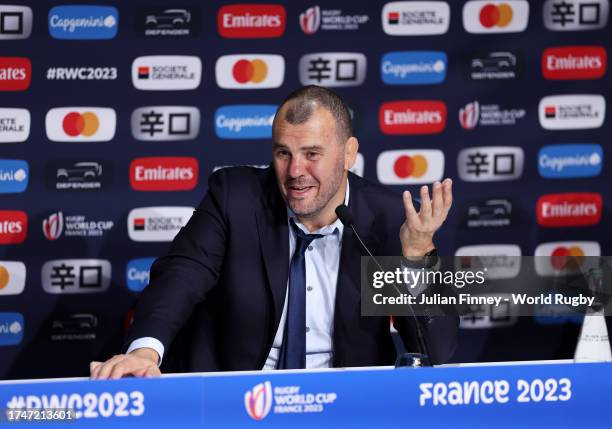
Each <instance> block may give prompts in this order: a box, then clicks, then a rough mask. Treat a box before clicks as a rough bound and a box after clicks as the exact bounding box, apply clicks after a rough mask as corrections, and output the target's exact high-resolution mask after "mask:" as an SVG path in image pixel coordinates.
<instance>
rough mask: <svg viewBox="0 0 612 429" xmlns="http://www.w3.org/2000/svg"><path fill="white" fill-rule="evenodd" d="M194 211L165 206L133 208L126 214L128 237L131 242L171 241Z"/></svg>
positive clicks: (188, 208) (191, 208)
mask: <svg viewBox="0 0 612 429" xmlns="http://www.w3.org/2000/svg"><path fill="white" fill-rule="evenodd" d="M194 210H195V209H194V208H193V207H166V206H163V207H139V208H135V209H133V210H131V211H130V213H129V214H128V219H127V227H128V235H129V237H130V239H131V240H132V241H148V242H151V241H172V240H173V239H174V236H175V235H176V234H177V233H178V232H179V231H180V229H181V228H182V227H183V226H185V224H186V223H187V222H188V221H189V219H190V218H191V216H192V215H193V212H194Z"/></svg>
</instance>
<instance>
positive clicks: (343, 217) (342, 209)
mask: <svg viewBox="0 0 612 429" xmlns="http://www.w3.org/2000/svg"><path fill="white" fill-rule="evenodd" d="M336 215H337V216H338V219H340V222H342V224H343V225H344V226H345V227H348V228H350V229H351V230H352V231H353V234H355V237H357V240H358V241H359V243H360V244H361V247H363V248H364V249H365V251H366V252H367V254H368V255H370V258H372V260H373V261H374V263H375V264H376V266H377V267H378V269H379V270H380V271H386V270H384V269H383V268H382V265H381V264H380V263H379V262H378V260H377V259H376V258H375V257H374V255H373V254H372V252H370V249H368V246H366V245H365V243H364V242H363V240H362V239H361V237H360V236H359V234H358V233H357V229H355V223H354V218H353V214H352V213H351V212H350V210H349V208H348V207H347V206H346V205H344V204H341V205H339V206H338V207H336ZM393 287H394V288H395V291H396V292H397V293H398V294H399V295H400V296H401V294H402V292H401V291H400V290H399V288H398V287H397V285H396V284H395V283H393ZM408 308H409V309H410V313H411V315H412V318H413V319H414V326H415V328H416V331H417V345H418V348H419V353H420V354H421V355H424V356H426V357H427V358H429V352H428V348H427V343H426V342H425V336H424V335H423V330H422V329H421V324H420V322H419V319H417V317H416V314H415V313H414V309H413V308H412V305H411V304H408ZM400 358H401V357H400ZM413 360H414V362H415V365H414V366H421V364H420V362H417V361H418V358H415V359H413ZM427 360H428V361H429V359H427Z"/></svg>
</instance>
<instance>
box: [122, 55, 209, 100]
mask: <svg viewBox="0 0 612 429" xmlns="http://www.w3.org/2000/svg"><path fill="white" fill-rule="evenodd" d="M201 80H202V60H200V58H199V57H196V56H193V55H147V56H144V57H138V58H136V59H135V60H134V61H133V62H132V83H133V84H134V88H136V89H140V90H145V91H146V90H148V91H179V90H190V89H196V88H197V87H198V86H200V82H201Z"/></svg>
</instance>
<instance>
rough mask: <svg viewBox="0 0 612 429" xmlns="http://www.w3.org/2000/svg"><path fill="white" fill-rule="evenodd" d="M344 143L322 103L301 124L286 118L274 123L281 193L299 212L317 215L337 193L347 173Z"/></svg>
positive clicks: (274, 152) (274, 154)
mask: <svg viewBox="0 0 612 429" xmlns="http://www.w3.org/2000/svg"><path fill="white" fill-rule="evenodd" d="M279 115H283V116H280V118H283V117H284V112H279ZM345 147H346V144H345V143H344V142H340V141H339V140H338V134H337V132H336V124H335V121H334V118H333V116H332V115H331V113H329V112H328V111H327V110H326V109H324V108H321V107H319V108H317V109H316V110H314V111H313V113H312V115H311V116H310V118H309V119H308V121H306V122H304V123H302V124H298V125H291V124H289V123H287V122H286V121H284V120H283V119H281V120H279V121H278V122H277V123H276V124H275V127H274V144H273V148H272V163H273V165H274V171H275V172H276V178H277V181H278V186H279V189H280V191H281V194H282V196H283V198H284V199H285V201H286V202H287V204H288V205H289V208H291V210H293V212H294V213H295V214H296V215H297V216H299V217H302V218H311V217H314V216H316V215H317V214H319V213H320V212H321V211H322V210H324V209H325V208H326V207H327V206H328V205H329V204H330V201H332V199H333V197H334V196H336V195H337V193H338V191H339V189H340V186H341V184H342V181H343V180H344V177H345V166H346V164H347V162H346V150H345ZM334 209H335V207H334Z"/></svg>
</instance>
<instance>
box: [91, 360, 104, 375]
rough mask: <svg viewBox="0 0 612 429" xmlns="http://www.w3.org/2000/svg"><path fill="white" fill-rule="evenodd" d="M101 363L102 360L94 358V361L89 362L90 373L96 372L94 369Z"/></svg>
mask: <svg viewBox="0 0 612 429" xmlns="http://www.w3.org/2000/svg"><path fill="white" fill-rule="evenodd" d="M100 365H102V362H98V361H95V360H94V361H91V362H89V373H90V374H91V373H93V372H94V370H95V369H96V368H98V367H99V366H100Z"/></svg>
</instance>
